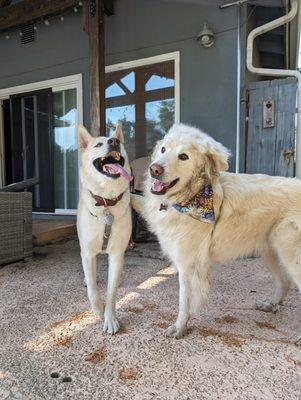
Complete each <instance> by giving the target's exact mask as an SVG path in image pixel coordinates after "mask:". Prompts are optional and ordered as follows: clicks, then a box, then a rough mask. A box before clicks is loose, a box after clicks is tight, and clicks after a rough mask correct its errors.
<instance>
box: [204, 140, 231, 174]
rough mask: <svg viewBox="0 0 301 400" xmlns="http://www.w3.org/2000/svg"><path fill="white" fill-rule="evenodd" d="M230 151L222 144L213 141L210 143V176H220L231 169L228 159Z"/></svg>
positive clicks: (208, 154)
mask: <svg viewBox="0 0 301 400" xmlns="http://www.w3.org/2000/svg"><path fill="white" fill-rule="evenodd" d="M229 156H230V151H229V150H228V149H227V148H226V147H224V146H223V145H222V144H221V143H218V142H216V141H215V140H212V141H210V142H209V143H208V148H207V152H206V157H207V158H208V161H209V170H210V171H209V173H210V175H211V174H212V175H218V174H219V172H222V171H227V169H228V168H229V164H228V158H229Z"/></svg>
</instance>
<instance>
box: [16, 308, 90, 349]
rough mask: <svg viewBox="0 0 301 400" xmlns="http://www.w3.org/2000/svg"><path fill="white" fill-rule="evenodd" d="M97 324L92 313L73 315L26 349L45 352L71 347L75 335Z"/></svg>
mask: <svg viewBox="0 0 301 400" xmlns="http://www.w3.org/2000/svg"><path fill="white" fill-rule="evenodd" d="M95 322H97V318H96V317H95V316H94V314H93V313H92V312H91V311H85V312H82V313H80V314H76V315H73V316H72V317H71V318H69V319H66V320H62V321H58V322H55V323H53V324H52V325H50V327H49V331H48V332H45V333H43V334H42V335H41V336H39V337H38V339H36V340H32V341H30V342H28V343H25V345H24V348H26V349H27V350H35V351H45V350H48V349H49V348H50V347H51V346H54V345H58V346H65V347H69V346H70V345H71V343H72V340H73V335H74V334H75V333H77V332H79V331H82V330H83V329H84V328H86V326H88V325H91V324H94V323H95Z"/></svg>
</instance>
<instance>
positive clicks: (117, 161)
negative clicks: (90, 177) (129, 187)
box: [93, 151, 133, 181]
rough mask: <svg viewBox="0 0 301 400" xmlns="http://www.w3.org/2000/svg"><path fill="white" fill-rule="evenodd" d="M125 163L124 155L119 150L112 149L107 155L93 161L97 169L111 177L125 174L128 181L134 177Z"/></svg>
mask: <svg viewBox="0 0 301 400" xmlns="http://www.w3.org/2000/svg"><path fill="white" fill-rule="evenodd" d="M124 163H125V160H124V157H122V155H121V154H120V153H119V152H118V151H110V153H108V154H107V155H106V156H105V157H99V158H96V160H94V161H93V164H94V167H95V168H96V169H97V171H99V172H101V173H102V174H104V175H106V176H108V177H109V178H113V179H117V178H119V177H120V176H123V177H124V178H125V179H127V180H128V181H131V180H132V179H133V177H132V176H131V175H130V174H129V173H128V172H127V171H126V170H125V169H124V168H123V167H124Z"/></svg>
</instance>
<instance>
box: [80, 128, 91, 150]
mask: <svg viewBox="0 0 301 400" xmlns="http://www.w3.org/2000/svg"><path fill="white" fill-rule="evenodd" d="M77 137H78V148H79V149H81V150H85V149H86V148H87V147H88V144H89V142H90V140H91V139H92V136H91V135H90V133H89V132H88V131H87V129H86V128H85V127H84V126H83V125H79V126H78V130H77Z"/></svg>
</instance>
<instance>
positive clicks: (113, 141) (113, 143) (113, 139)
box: [108, 138, 120, 147]
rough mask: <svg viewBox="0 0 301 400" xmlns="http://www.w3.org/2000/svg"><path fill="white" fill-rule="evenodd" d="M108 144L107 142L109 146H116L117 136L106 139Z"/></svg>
mask: <svg viewBox="0 0 301 400" xmlns="http://www.w3.org/2000/svg"><path fill="white" fill-rule="evenodd" d="M108 144H109V146H110V147H118V146H119V144H120V142H119V140H118V139H117V138H110V139H109V140H108Z"/></svg>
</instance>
